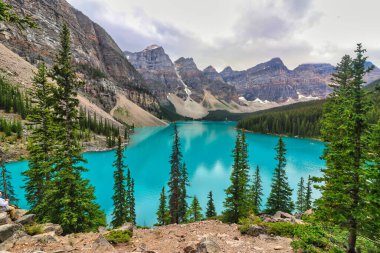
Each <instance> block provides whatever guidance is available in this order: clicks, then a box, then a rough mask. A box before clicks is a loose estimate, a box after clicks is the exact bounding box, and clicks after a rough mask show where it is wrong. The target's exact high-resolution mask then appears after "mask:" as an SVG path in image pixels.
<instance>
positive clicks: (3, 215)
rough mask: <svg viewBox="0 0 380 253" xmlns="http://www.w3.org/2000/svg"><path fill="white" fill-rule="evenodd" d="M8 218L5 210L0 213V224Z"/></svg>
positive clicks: (6, 222) (7, 221)
mask: <svg viewBox="0 0 380 253" xmlns="http://www.w3.org/2000/svg"><path fill="white" fill-rule="evenodd" d="M9 220H10V219H9V218H8V214H7V212H1V213H0V225H4V224H8V223H9Z"/></svg>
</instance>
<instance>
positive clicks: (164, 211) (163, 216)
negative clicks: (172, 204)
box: [156, 187, 170, 226]
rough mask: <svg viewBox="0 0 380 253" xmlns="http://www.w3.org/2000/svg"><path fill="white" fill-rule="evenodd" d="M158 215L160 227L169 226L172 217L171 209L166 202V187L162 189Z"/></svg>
mask: <svg viewBox="0 0 380 253" xmlns="http://www.w3.org/2000/svg"><path fill="white" fill-rule="evenodd" d="M156 215H157V222H158V223H157V224H158V225H160V226H162V225H167V224H169V222H170V215H169V209H168V206H167V202H166V195H165V187H162V191H161V194H160V205H159V207H158V210H157V212H156Z"/></svg>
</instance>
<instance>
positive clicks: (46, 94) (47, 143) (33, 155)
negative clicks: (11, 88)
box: [23, 63, 58, 216]
mask: <svg viewBox="0 0 380 253" xmlns="http://www.w3.org/2000/svg"><path fill="white" fill-rule="evenodd" d="M47 72H48V70H47V68H46V66H45V64H44V63H42V64H40V65H39V67H38V72H37V74H36V75H35V77H34V79H33V87H32V89H31V92H30V98H31V103H32V107H31V109H30V112H29V115H28V121H29V124H30V125H32V126H33V127H32V128H31V131H30V134H29V136H28V145H27V148H28V151H29V157H28V161H29V162H28V165H29V166H28V167H29V168H28V169H27V170H26V171H25V172H24V173H23V175H24V176H25V181H26V182H25V191H26V194H25V197H26V200H27V202H28V204H29V206H30V211H31V212H33V213H35V214H36V215H37V216H43V213H44V209H43V208H42V206H41V204H43V199H44V197H45V190H46V187H47V184H49V183H50V179H51V178H52V173H53V165H54V163H55V161H54V158H55V156H56V146H57V144H58V143H57V141H56V135H57V124H56V123H55V122H54V118H53V116H54V115H53V92H54V87H53V84H51V83H49V82H48V80H47Z"/></svg>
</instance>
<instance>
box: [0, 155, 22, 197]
mask: <svg viewBox="0 0 380 253" xmlns="http://www.w3.org/2000/svg"><path fill="white" fill-rule="evenodd" d="M6 160H7V157H6V153H5V151H3V150H1V149H0V168H1V173H0V182H1V184H0V191H1V192H2V193H3V196H4V198H5V199H9V201H10V202H11V203H12V204H17V202H18V198H17V196H16V193H15V191H14V188H13V185H12V177H11V174H10V172H9V171H8V170H7V168H6V167H5V163H6Z"/></svg>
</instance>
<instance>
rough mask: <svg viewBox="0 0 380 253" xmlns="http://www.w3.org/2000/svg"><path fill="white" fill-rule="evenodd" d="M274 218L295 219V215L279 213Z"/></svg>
mask: <svg viewBox="0 0 380 253" xmlns="http://www.w3.org/2000/svg"><path fill="white" fill-rule="evenodd" d="M273 218H275V219H292V218H294V216H293V215H291V214H289V213H285V212H281V211H277V212H276V213H275V214H274V215H273Z"/></svg>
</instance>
